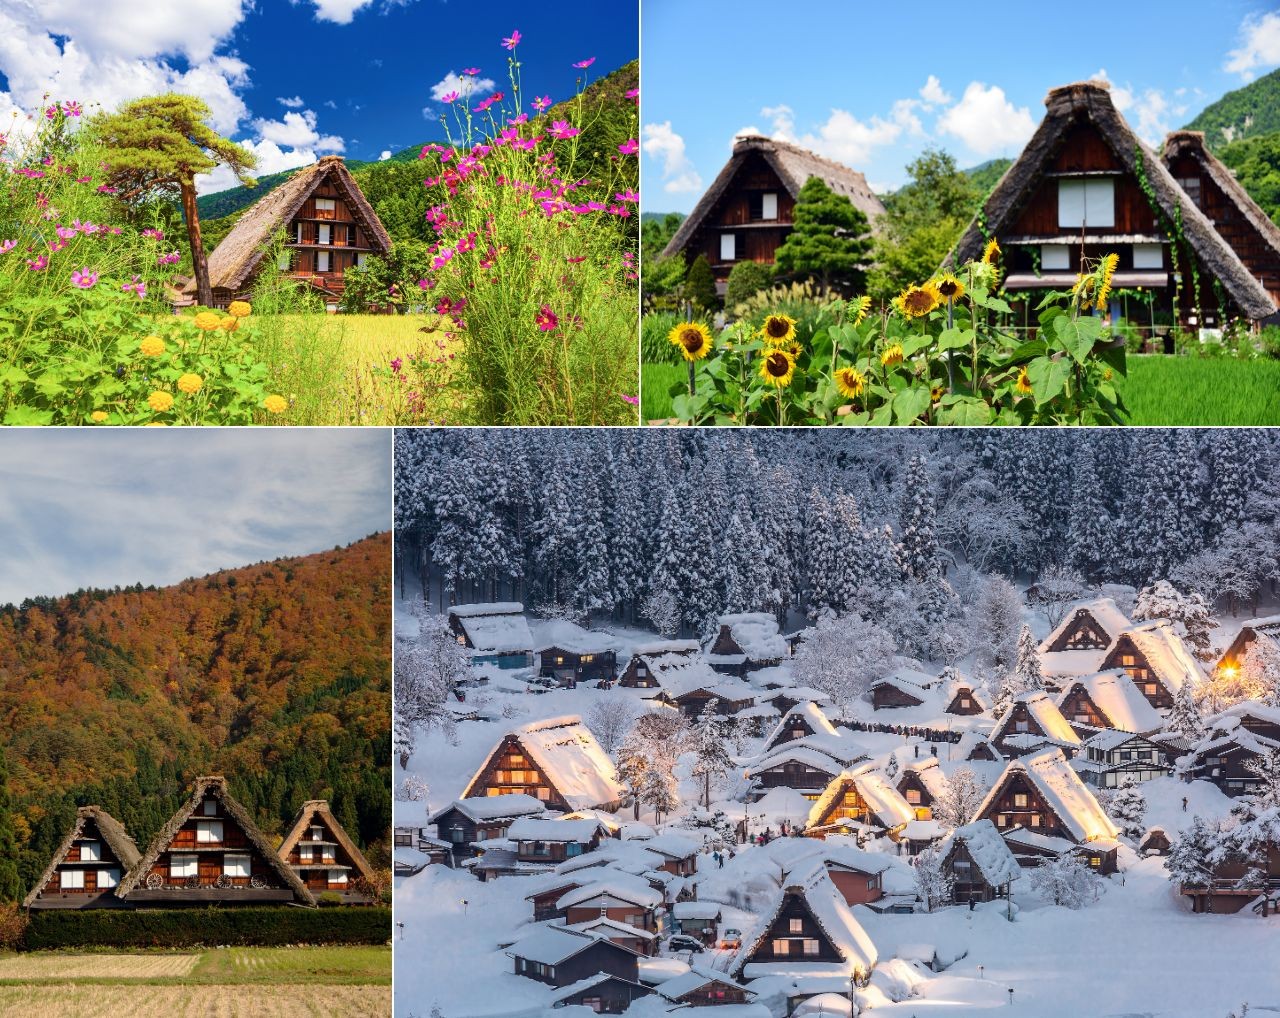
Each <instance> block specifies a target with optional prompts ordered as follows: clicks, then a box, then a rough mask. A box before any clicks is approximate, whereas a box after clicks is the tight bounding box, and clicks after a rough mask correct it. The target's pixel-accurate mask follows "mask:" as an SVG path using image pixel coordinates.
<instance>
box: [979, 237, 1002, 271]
mask: <svg viewBox="0 0 1280 1018" xmlns="http://www.w3.org/2000/svg"><path fill="white" fill-rule="evenodd" d="M999 254H1000V245H999V244H997V243H996V239H995V237H992V238H991V239H990V240H989V241H987V246H986V247H984V248H983V249H982V261H983V264H985V265H992V264H994V263H995V260H996V258H997V257H998V256H999Z"/></svg>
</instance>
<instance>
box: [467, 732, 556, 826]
mask: <svg viewBox="0 0 1280 1018" xmlns="http://www.w3.org/2000/svg"><path fill="white" fill-rule="evenodd" d="M518 792H523V793H524V794H525V795H531V796H533V797H534V798H535V799H540V800H541V801H542V802H544V803H546V805H547V807H548V808H550V809H557V810H560V811H561V812H565V813H569V812H572V807H571V806H570V805H569V804H568V803H567V802H566V801H565V799H564V797H563V796H562V795H561V794H560V792H559V791H558V790H557V789H556V787H555V785H554V784H553V783H552V782H551V780H550V779H549V778H547V776H546V775H545V774H543V773H542V771H541V770H539V768H538V766H537V765H536V764H535V763H534V762H533V760H532V759H531V758H530V757H529V755H528V754H527V753H525V751H524V747H523V746H521V744H520V739H519V737H517V736H515V735H508V736H507V737H506V738H504V739H503V740H502V744H501V745H500V746H499V747H498V748H497V749H496V750H494V752H493V755H492V756H490V757H489V759H488V760H487V761H486V762H485V765H484V770H483V771H482V773H481V775H480V777H479V778H478V779H477V780H476V782H475V784H473V785H472V786H471V788H470V789H469V790H468V794H469V795H472V796H479V795H512V794H514V793H518Z"/></svg>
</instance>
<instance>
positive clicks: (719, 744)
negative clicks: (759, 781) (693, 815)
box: [693, 699, 733, 809]
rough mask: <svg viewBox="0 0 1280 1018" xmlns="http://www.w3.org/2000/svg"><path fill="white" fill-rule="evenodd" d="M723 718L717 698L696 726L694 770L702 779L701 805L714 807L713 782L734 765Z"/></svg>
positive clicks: (710, 701) (708, 807) (709, 704)
mask: <svg viewBox="0 0 1280 1018" xmlns="http://www.w3.org/2000/svg"><path fill="white" fill-rule="evenodd" d="M725 727H726V726H725V722H724V718H723V717H722V716H721V715H720V714H718V713H717V712H716V700H714V699H711V700H708V701H707V704H706V706H705V707H703V708H702V713H701V714H700V715H699V716H698V722H697V724H696V725H695V726H694V729H693V752H694V754H695V756H696V757H697V760H696V761H695V763H694V765H693V773H694V775H695V776H696V777H701V778H702V805H703V807H704V808H706V809H710V808H711V782H712V781H713V780H717V779H719V778H723V777H724V776H725V775H726V774H728V773H729V770H730V768H731V767H732V766H733V757H732V756H730V754H729V747H728V741H729V739H728V734H729V733H728V732H727V731H726V730H725Z"/></svg>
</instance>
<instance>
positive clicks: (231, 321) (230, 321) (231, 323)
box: [218, 318, 240, 332]
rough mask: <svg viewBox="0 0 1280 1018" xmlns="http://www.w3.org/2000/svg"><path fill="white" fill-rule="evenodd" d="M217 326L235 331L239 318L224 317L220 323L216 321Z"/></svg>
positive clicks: (238, 325)
mask: <svg viewBox="0 0 1280 1018" xmlns="http://www.w3.org/2000/svg"><path fill="white" fill-rule="evenodd" d="M218 328H220V329H222V330H224V331H226V332H235V331H236V329H238V328H240V319H239V318H224V319H223V320H222V321H221V322H220V323H218Z"/></svg>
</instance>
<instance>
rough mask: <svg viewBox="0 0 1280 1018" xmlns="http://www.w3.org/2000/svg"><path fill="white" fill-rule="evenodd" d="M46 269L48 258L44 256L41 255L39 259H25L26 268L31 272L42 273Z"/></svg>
mask: <svg viewBox="0 0 1280 1018" xmlns="http://www.w3.org/2000/svg"><path fill="white" fill-rule="evenodd" d="M48 267H49V258H48V256H46V255H41V256H40V257H39V258H28V259H27V268H28V269H30V270H31V271H32V272H43V271H44V270H45V269H47V268H48Z"/></svg>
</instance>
